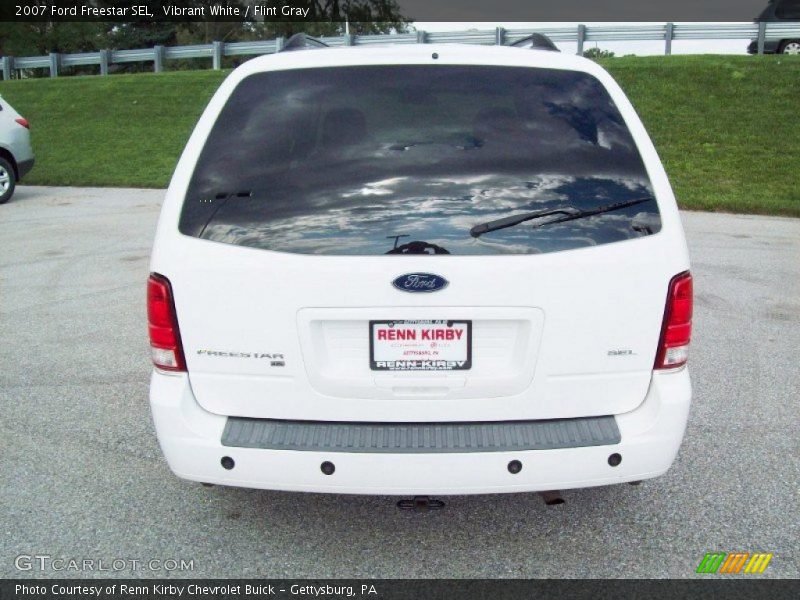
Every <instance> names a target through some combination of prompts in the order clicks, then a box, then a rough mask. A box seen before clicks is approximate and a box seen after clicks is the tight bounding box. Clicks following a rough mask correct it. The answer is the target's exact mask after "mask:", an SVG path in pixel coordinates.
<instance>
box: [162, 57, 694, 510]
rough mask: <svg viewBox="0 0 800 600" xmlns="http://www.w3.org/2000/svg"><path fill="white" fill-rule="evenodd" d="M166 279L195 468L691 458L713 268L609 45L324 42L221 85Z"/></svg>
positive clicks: (166, 345) (623, 470)
mask: <svg viewBox="0 0 800 600" xmlns="http://www.w3.org/2000/svg"><path fill="white" fill-rule="evenodd" d="M151 271H152V274H151V276H150V279H149V282H148V317H149V331H150V342H151V346H152V357H153V362H154V365H155V369H154V371H153V374H152V380H151V386H150V402H151V408H152V413H153V419H154V422H155V427H156V431H157V434H158V439H159V442H160V445H161V448H162V450H163V452H164V455H165V456H166V459H167V461H168V463H169V466H170V467H171V469H172V470H173V471H174V472H175V474H176V475H178V476H179V477H183V478H186V479H190V480H195V481H199V482H204V483H216V484H223V485H232V486H244V487H252V488H265V489H273V490H294V491H309V492H334V493H355V494H402V495H433V494H436V495H446V494H482V493H497V492H523V491H545V490H559V489H567V488H579V487H588V486H597V485H606V484H615V483H621V482H634V481H639V480H642V479H646V478H652V477H656V476H658V475H661V474H663V473H664V472H665V471H667V469H668V468H669V467H670V465H671V463H672V462H673V460H674V458H675V456H676V454H677V452H678V448H679V446H680V443H681V439H682V437H683V434H684V429H685V426H686V421H687V416H688V412H689V404H690V399H691V386H690V381H689V373H688V371H687V368H686V360H687V352H688V344H689V338H690V332H691V318H692V279H691V276H690V274H689V258H688V253H687V248H686V243H685V240H684V234H683V230H682V226H681V222H680V218H679V215H678V209H677V207H676V203H675V198H674V196H673V193H672V190H671V188H670V184H669V182H668V180H667V176H666V174H665V172H664V169H663V167H662V165H661V162H660V160H659V158H658V155H657V154H656V151H655V149H654V147H653V144H652V143H651V141H650V138H649V137H648V135H647V133H646V131H645V129H644V127H643V126H642V123H641V121H640V120H639V118H638V117H637V115H636V113H635V111H634V109H633V107H632V106H631V103H630V102H629V101H628V99H627V98H626V97H625V95H624V93H623V92H622V90H621V89H620V87H619V86H618V85H617V84H616V83H615V82H614V80H613V79H612V78H611V76H610V75H609V74H608V73H607V72H606V71H605V70H603V69H602V68H601V67H600V66H598V65H597V64H595V63H594V62H591V61H589V60H586V59H583V58H579V57H575V56H566V55H562V54H559V53H556V52H549V51H545V50H537V49H521V48H512V47H486V46H467V45H449V44H448V45H432V44H431V45H428V44H417V45H394V46H392V45H387V46H382V47H370V48H368V49H365V48H359V47H350V48H336V49H305V50H299V51H291V52H280V53H277V54H274V55H271V56H264V57H260V58H256V59H254V60H251V61H249V62H247V63H245V64H243V65H242V66H240V67H239V68H237V69H236V70H235V71H233V72H232V73H231V74H230V76H229V77H228V78H227V79H226V80H225V82H224V83H223V84H222V85H221V87H220V88H219V90H218V91H217V92H216V94H215V95H214V97H213V98H212V100H211V102H210V103H209V105H208V107H207V108H206V110H205V112H204V113H203V115H202V117H201V118H200V121H199V122H198V124H197V126H196V128H195V130H194V132H193V134H192V136H191V138H190V140H189V142H188V144H187V146H186V149H185V150H184V152H183V155H182V156H181V158H180V161H179V163H178V165H177V168H176V170H175V174H174V176H173V178H172V182H171V184H170V186H169V189H168V191H167V193H166V197H165V200H164V205H163V209H162V211H161V217H160V220H159V224H158V231H157V234H156V239H155V245H154V248H153V255H152V260H151Z"/></svg>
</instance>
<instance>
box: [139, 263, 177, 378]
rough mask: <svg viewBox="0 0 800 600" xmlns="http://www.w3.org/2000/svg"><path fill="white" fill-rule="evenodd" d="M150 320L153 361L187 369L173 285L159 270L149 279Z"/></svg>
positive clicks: (165, 367) (169, 367)
mask: <svg viewBox="0 0 800 600" xmlns="http://www.w3.org/2000/svg"><path fill="white" fill-rule="evenodd" d="M147 323H148V326H149V329H150V349H151V354H152V358H153V364H154V365H155V366H156V367H158V368H159V369H163V370H165V371H185V370H186V361H185V360H184V359H183V347H182V346H181V334H180V331H178V318H177V317H176V316H175V302H174V301H173V298H172V286H171V285H170V284H169V280H168V279H167V278H166V277H163V276H161V275H158V274H156V273H152V274H151V275H150V279H148V280H147Z"/></svg>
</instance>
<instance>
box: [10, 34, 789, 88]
mask: <svg viewBox="0 0 800 600" xmlns="http://www.w3.org/2000/svg"><path fill="white" fill-rule="evenodd" d="M534 32H538V33H543V34H545V35H547V36H549V37H550V39H552V40H553V41H554V42H576V43H577V46H578V51H577V53H578V54H582V53H583V49H584V46H585V44H586V42H625V41H663V42H664V54H671V53H672V42H673V40H731V39H743V40H744V39H751V40H756V41H757V43H758V53H759V54H763V53H764V42H765V41H767V40H782V39H800V22H796V23H764V22H762V23H647V24H644V25H627V24H621V25H596V26H595V25H591V26H587V25H578V26H577V27H540V28H537V29H535V30H534V29H504V28H502V27H498V28H496V29H489V30H482V31H448V32H426V31H416V32H413V33H403V34H384V35H343V36H338V37H323V38H321V39H322V41H323V42H325V43H326V44H328V45H329V46H333V47H336V46H367V45H371V44H426V43H428V44H434V43H436V44H440V43H441V44H451V43H461V44H483V45H495V44H498V45H499V44H512V43H514V42H516V41H519V40H521V39H522V38H524V37H526V36H529V35H530V34H531V33H534ZM285 41H286V40H284V38H280V37H279V38H277V39H274V40H263V41H255V42H229V43H223V42H212V43H210V44H196V45H192V46H167V47H165V46H154V47H153V48H141V49H135V50H100V51H98V52H82V53H79V54H58V53H51V54H49V55H48V56H4V57H2V59H0V62H1V63H2V65H1V66H2V71H3V79H11V77H12V74H13V72H14V71H15V70H16V71H22V70H28V69H49V71H50V76H51V77H57V76H58V72H59V69H60V68H61V67H73V66H79V65H97V66H99V68H100V74H101V75H107V74H108V67H109V65H112V64H122V63H132V62H152V63H153V70H154V71H155V72H159V71H162V70H163V68H164V61H165V60H179V59H187V58H210V59H211V66H212V68H214V69H220V68H222V58H223V57H225V56H254V55H260V54H271V53H273V52H277V51H278V50H280V49H281V48H283V45H284V43H285Z"/></svg>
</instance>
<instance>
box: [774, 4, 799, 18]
mask: <svg viewBox="0 0 800 600" xmlns="http://www.w3.org/2000/svg"><path fill="white" fill-rule="evenodd" d="M775 16H777V17H778V18H779V19H800V0H783V1H782V2H781V3H780V4H778V7H777V8H776V9H775Z"/></svg>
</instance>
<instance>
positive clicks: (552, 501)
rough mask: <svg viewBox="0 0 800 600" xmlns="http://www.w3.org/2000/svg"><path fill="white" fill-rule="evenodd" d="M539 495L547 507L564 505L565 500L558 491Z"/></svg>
mask: <svg viewBox="0 0 800 600" xmlns="http://www.w3.org/2000/svg"><path fill="white" fill-rule="evenodd" d="M539 495H540V496H541V497H542V500H544V503H545V504H546V505H547V506H556V505H557V504H564V498H562V497H561V492H559V491H558V490H551V491H549V492H539Z"/></svg>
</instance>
